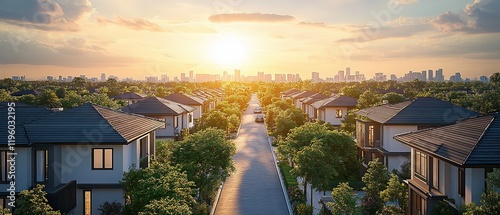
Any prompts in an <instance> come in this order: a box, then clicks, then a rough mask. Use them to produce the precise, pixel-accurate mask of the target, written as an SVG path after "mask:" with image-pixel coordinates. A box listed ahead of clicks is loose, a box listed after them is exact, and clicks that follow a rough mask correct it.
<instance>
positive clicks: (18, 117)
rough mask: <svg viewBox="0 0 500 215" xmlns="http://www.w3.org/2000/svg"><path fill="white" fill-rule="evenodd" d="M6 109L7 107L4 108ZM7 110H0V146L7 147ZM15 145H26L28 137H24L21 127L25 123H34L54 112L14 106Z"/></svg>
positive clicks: (45, 109) (40, 108)
mask: <svg viewBox="0 0 500 215" xmlns="http://www.w3.org/2000/svg"><path fill="white" fill-rule="evenodd" d="M5 107H7V106H5ZM8 113H9V110H8V108H0V124H1V125H2V127H3V128H2V129H0V145H2V146H5V145H7V138H8V129H6V128H7V125H8V124H7V123H8V121H9V119H8V115H9V114H8ZM14 113H15V126H16V127H15V131H16V134H15V136H14V137H15V138H16V139H15V143H16V145H28V144H29V141H28V137H27V136H26V132H25V130H24V127H23V125H24V124H26V123H30V122H32V121H35V120H37V119H40V118H42V117H44V116H47V115H50V114H52V113H54V112H52V111H51V110H49V109H47V108H44V107H33V106H27V105H18V103H16V106H15V112H14Z"/></svg>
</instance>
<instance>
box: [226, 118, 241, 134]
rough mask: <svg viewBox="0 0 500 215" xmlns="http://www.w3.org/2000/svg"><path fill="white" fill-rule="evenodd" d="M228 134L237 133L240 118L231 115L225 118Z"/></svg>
mask: <svg viewBox="0 0 500 215" xmlns="http://www.w3.org/2000/svg"><path fill="white" fill-rule="evenodd" d="M227 121H228V129H229V132H237V131H238V127H239V126H240V118H238V116H236V115H235V114H232V115H231V116H229V117H228V118H227Z"/></svg>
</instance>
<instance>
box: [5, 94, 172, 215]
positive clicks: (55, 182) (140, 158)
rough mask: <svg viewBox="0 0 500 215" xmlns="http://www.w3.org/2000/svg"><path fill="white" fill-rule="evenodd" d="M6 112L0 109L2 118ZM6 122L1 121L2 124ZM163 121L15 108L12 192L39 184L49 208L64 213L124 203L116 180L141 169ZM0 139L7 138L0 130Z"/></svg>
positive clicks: (99, 111) (92, 108) (87, 108)
mask: <svg viewBox="0 0 500 215" xmlns="http://www.w3.org/2000/svg"><path fill="white" fill-rule="evenodd" d="M7 111H8V109H7V108H1V109H0V114H1V115H2V116H6V114H7ZM6 119H7V117H1V119H0V121H1V122H2V124H7V123H6V122H5V120H6ZM163 125H164V123H163V122H161V121H159V120H155V119H151V118H147V117H144V116H139V115H133V114H127V113H123V112H120V111H116V110H111V109H108V108H105V107H101V106H98V105H94V104H90V103H86V104H83V105H81V106H78V107H75V108H72V109H69V110H65V111H61V112H55V113H53V112H51V111H49V110H47V109H45V108H40V107H30V106H20V107H16V134H15V135H16V145H15V153H17V155H16V158H15V160H16V163H15V165H16V166H15V169H16V180H15V183H16V192H20V191H22V190H27V189H30V188H32V187H33V186H34V185H35V184H44V185H45V190H46V192H47V193H48V195H47V199H48V201H49V204H50V205H51V206H52V207H53V208H54V209H56V210H60V211H61V212H62V213H65V214H98V213H99V211H98V208H99V205H101V204H103V203H104V202H106V201H108V202H113V201H117V202H119V203H122V204H124V203H125V200H124V197H123V194H124V193H123V192H124V191H123V187H122V185H121V184H120V183H119V181H120V180H121V179H122V177H123V173H124V172H127V171H128V170H129V169H130V168H140V167H147V166H148V165H149V160H150V156H149V155H154V153H155V152H154V147H155V145H154V143H155V130H156V129H158V128H160V127H162V126H163ZM0 137H1V138H2V139H3V140H6V139H7V133H6V131H5V130H4V129H2V130H1V131H0ZM9 149H10V148H9V147H8V145H7V143H5V142H2V144H0V157H1V159H0V168H1V172H2V174H1V182H0V189H1V190H3V191H4V192H1V193H0V196H1V197H0V198H1V199H2V200H1V202H2V203H3V204H4V205H5V204H6V203H8V200H7V196H8V195H9V194H8V193H7V192H5V191H6V190H7V188H8V187H9V180H8V178H6V176H7V170H8V169H10V168H11V167H10V165H11V164H10V162H7V157H8V156H11V155H10V154H9V153H10V152H11V151H10V150H9Z"/></svg>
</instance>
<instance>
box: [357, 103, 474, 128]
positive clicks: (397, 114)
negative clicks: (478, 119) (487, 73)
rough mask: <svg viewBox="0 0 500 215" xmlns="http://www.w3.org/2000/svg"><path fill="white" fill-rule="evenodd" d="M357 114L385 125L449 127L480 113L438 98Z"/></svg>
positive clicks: (364, 110) (367, 110)
mask: <svg viewBox="0 0 500 215" xmlns="http://www.w3.org/2000/svg"><path fill="white" fill-rule="evenodd" d="M356 114H358V115H360V116H365V117H368V118H369V119H371V120H373V121H375V122H379V123H384V124H400V125H409V124H411V125H447V124H450V123H453V122H455V121H457V120H459V119H462V118H469V117H471V116H477V115H479V113H477V112H475V111H472V110H469V109H467V108H464V107H460V106H457V105H454V104H452V103H450V102H445V101H441V100H439V99H436V98H418V99H415V100H413V101H405V102H401V103H398V104H393V105H391V104H387V105H380V106H375V107H370V108H366V109H362V110H359V111H358V112H356Z"/></svg>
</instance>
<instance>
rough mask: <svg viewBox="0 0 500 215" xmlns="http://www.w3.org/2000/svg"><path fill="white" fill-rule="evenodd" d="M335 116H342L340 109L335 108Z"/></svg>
mask: <svg viewBox="0 0 500 215" xmlns="http://www.w3.org/2000/svg"><path fill="white" fill-rule="evenodd" d="M335 117H337V118H342V109H337V110H336V111H335Z"/></svg>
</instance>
